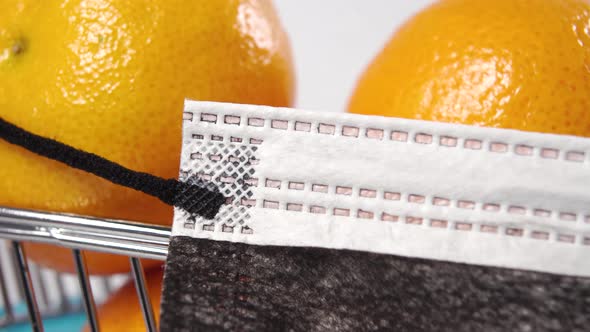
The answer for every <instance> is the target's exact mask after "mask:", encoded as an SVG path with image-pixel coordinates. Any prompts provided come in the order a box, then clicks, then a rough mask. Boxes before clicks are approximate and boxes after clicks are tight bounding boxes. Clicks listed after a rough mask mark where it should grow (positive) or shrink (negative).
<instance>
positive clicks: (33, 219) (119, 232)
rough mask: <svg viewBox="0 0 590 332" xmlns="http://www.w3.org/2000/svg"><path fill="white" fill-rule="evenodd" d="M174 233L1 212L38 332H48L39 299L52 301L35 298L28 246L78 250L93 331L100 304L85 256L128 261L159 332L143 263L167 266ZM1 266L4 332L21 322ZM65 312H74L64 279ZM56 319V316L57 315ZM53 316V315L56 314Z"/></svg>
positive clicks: (147, 317) (2, 235)
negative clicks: (117, 257) (102, 254)
mask: <svg viewBox="0 0 590 332" xmlns="http://www.w3.org/2000/svg"><path fill="white" fill-rule="evenodd" d="M170 234H171V232H170V228H168V227H162V226H154V225H147V224H142V223H137V222H132V221H126V220H112V219H101V218H95V217H86V216H78V215H71V214H59V213H49V212H41V211H32V210H22V209H14V208H8V207H1V206H0V239H6V240H10V241H12V246H11V248H12V251H13V254H14V259H15V262H16V264H14V266H15V268H14V269H15V271H14V272H15V273H16V275H17V279H18V280H19V284H20V287H21V290H20V291H21V293H20V294H22V298H24V300H25V301H26V304H27V311H28V316H29V321H30V322H31V326H32V329H33V331H43V321H42V320H41V313H40V311H39V306H38V304H37V300H38V299H40V298H41V299H42V298H44V297H46V296H47V295H46V292H45V290H43V289H41V292H40V293H42V295H43V296H39V295H41V294H39V295H37V296H36V295H35V289H34V287H33V282H32V278H31V273H30V272H29V270H30V269H29V264H28V262H27V259H26V253H25V251H24V250H23V247H22V244H21V243H22V242H38V243H47V244H54V245H58V246H62V247H66V248H70V249H72V253H73V260H74V262H75V266H76V271H77V276H78V281H79V283H80V289H81V295H82V300H83V301H82V302H83V307H84V309H85V311H86V315H87V317H88V322H89V326H90V329H91V331H99V325H98V318H97V316H96V309H95V300H94V296H93V293H92V287H91V285H90V281H89V277H88V272H87V266H86V263H85V259H84V250H91V251H99V252H105V253H111V254H117V255H124V256H128V257H129V259H130V265H131V271H132V273H131V274H132V277H133V280H134V282H135V288H136V290H137V295H138V299H139V303H140V307H141V309H142V313H143V317H144V321H145V326H146V331H149V332H152V331H156V330H157V327H156V324H155V317H154V312H153V308H152V305H151V302H150V299H149V295H148V292H147V288H146V281H145V276H144V272H143V268H142V266H141V261H140V260H139V259H140V258H150V259H157V260H164V259H165V258H166V254H167V253H168V243H169V239H170ZM1 267H2V266H1V264H0V292H1V293H2V294H0V301H2V303H3V309H4V319H3V320H0V328H1V327H2V326H8V325H12V324H14V323H17V322H18V321H19V320H18V317H16V315H15V310H14V308H13V307H12V303H11V301H10V299H9V296H8V292H7V286H6V281H5V278H4V276H5V275H6V273H7V271H3V270H2V268H1ZM57 280H58V288H61V289H58V293H59V294H60V297H62V299H60V308H61V310H58V312H59V311H61V312H66V311H67V310H68V309H71V308H70V305H69V304H68V302H67V301H65V300H64V299H63V297H64V295H63V294H64V292H63V285H62V284H60V279H59V278H58V279H57ZM54 314H55V313H54ZM50 315H51V313H50Z"/></svg>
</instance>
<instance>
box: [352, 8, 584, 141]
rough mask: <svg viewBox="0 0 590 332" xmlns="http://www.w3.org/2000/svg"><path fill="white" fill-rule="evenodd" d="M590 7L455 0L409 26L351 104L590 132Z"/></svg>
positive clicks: (372, 110) (408, 114) (388, 112)
mask: <svg viewBox="0 0 590 332" xmlns="http://www.w3.org/2000/svg"><path fill="white" fill-rule="evenodd" d="M589 10H590V6H589V4H588V2H587V1H581V0H519V1H515V0H447V1H440V2H437V3H435V4H433V5H431V6H430V7H429V8H427V9H425V10H423V11H422V12H421V13H419V14H418V15H416V16H415V17H414V18H412V19H411V20H409V21H408V22H407V23H406V24H405V25H403V26H402V27H401V28H400V29H399V30H398V31H397V32H396V33H395V34H394V35H393V37H392V38H391V39H390V40H389V42H388V43H387V45H386V46H385V48H384V49H383V50H382V51H381V53H380V54H378V55H377V57H376V58H375V59H374V60H373V61H372V63H371V64H370V65H369V67H368V68H367V69H366V71H365V72H364V74H363V75H362V77H361V79H360V80H359V82H358V84H357V87H356V90H355V91H354V93H353V95H352V98H351V100H350V104H349V108H348V111H349V112H353V113H361V114H375V115H384V116H394V117H403V118H411V119H422V120H432V121H441V122H453V123H465V124H471V125H477V126H487V127H502V128H511V129H519V130H526V131H536V132H548V133H556V134H568V135H578V136H590V37H589V35H590V13H589Z"/></svg>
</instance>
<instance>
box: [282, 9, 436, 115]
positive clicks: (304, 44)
mask: <svg viewBox="0 0 590 332" xmlns="http://www.w3.org/2000/svg"><path fill="white" fill-rule="evenodd" d="M432 2H433V0H364V1H362V0H275V5H276V7H277V9H278V11H279V15H280V16H281V19H282V21H283V25H284V27H285V29H286V30H287V33H288V34H289V36H290V38H291V46H292V49H293V54H294V58H295V67H296V72H297V103H296V107H299V108H305V109H313V110H325V111H344V110H345V109H346V105H347V103H348V98H349V96H350V94H351V93H352V91H353V89H354V86H355V83H356V80H357V78H358V77H359V76H360V74H361V73H362V72H363V70H364V68H365V67H366V66H367V65H368V63H369V62H370V61H371V59H372V58H373V57H374V56H375V55H376V54H377V52H378V51H379V50H380V49H381V48H382V47H383V46H384V44H385V43H386V41H387V40H388V39H389V37H390V36H391V35H392V34H393V32H394V31H395V30H396V29H397V27H399V26H400V25H401V24H402V23H403V22H404V21H406V20H407V19H408V18H410V17H411V16H412V15H413V14H415V13H416V12H417V11H419V10H420V9H422V8H424V7H425V6H427V5H428V4H430V3H432Z"/></svg>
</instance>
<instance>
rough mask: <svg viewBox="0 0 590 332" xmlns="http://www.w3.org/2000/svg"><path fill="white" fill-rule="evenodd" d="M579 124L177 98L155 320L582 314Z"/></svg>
mask: <svg viewBox="0 0 590 332" xmlns="http://www.w3.org/2000/svg"><path fill="white" fill-rule="evenodd" d="M589 165H590V139H585V138H580V137H571V136H559V135H548V134H538V133H528V132H520V131H514V130H502V129H492V128H476V127H469V126H462V125H452V124H443V123H432V122H424V121H415V120H404V119H395V118H381V117H367V116H359V115H351V114H334V113H318V112H307V111H302V110H292V109H274V108H270V107H259V106H250V105H232V104H221V103H200V102H191V101H187V102H186V105H185V111H184V134H183V149H182V158H181V166H180V179H181V181H183V182H186V183H191V184H196V185H200V186H204V187H207V188H209V189H210V190H218V191H219V192H220V193H221V194H223V195H224V196H225V197H227V201H226V204H225V205H224V206H222V207H221V209H220V211H219V212H218V213H217V215H216V217H215V218H214V219H205V218H203V217H200V216H197V215H193V214H191V213H188V212H186V211H185V210H183V209H181V208H175V217H174V225H173V238H172V241H171V245H170V253H169V257H168V262H167V268H166V276H165V287H164V297H163V304H162V310H163V314H162V323H161V324H162V326H161V328H162V331H166V330H178V329H183V328H184V329H188V330H191V329H206V328H207V327H210V328H221V329H229V330H243V331H261V330H312V331H325V330H330V331H332V330H350V331H358V330H452V331H460V330H465V331H471V330H476V329H480V330H481V329H483V330H522V331H533V330H534V331H537V330H576V329H579V330H584V329H587V328H588V326H590V325H589V324H590V304H589V303H588V302H587V301H588V299H589V298H590V279H587V278H585V277H588V276H590V260H588V255H589V254H590V204H589V203H590V190H589V187H590V168H589V167H590V166H589Z"/></svg>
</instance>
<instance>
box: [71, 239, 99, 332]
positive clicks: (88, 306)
mask: <svg viewBox="0 0 590 332" xmlns="http://www.w3.org/2000/svg"><path fill="white" fill-rule="evenodd" d="M72 252H73V253H74V261H75V263H76V272H77V273H78V280H79V282H80V290H81V291H82V299H83V300H84V309H85V310H86V317H87V318H88V325H90V331H92V332H98V331H100V329H99V326H98V317H97V316H96V305H95V303H94V296H93V295H92V287H91V286H90V278H89V277H88V269H87V268H86V261H85V259H84V254H83V253H82V252H81V251H80V250H79V249H73V250H72Z"/></svg>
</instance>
